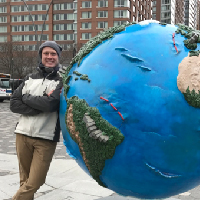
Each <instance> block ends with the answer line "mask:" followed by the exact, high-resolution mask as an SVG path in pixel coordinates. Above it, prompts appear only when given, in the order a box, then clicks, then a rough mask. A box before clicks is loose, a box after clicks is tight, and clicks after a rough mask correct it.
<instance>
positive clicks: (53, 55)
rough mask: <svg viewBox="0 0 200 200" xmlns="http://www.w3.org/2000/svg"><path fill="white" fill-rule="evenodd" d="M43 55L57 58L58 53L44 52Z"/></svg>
mask: <svg viewBox="0 0 200 200" xmlns="http://www.w3.org/2000/svg"><path fill="white" fill-rule="evenodd" d="M42 54H43V55H45V56H48V55H49V54H50V55H51V56H52V57H55V56H57V53H49V52H44V53H42Z"/></svg>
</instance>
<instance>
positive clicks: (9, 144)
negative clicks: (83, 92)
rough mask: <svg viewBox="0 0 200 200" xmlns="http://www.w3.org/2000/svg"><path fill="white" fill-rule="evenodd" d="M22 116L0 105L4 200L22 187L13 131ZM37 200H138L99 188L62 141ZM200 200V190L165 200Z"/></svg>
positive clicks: (1, 192) (0, 194)
mask: <svg viewBox="0 0 200 200" xmlns="http://www.w3.org/2000/svg"><path fill="white" fill-rule="evenodd" d="M18 118H19V115H18V114H14V113H12V112H11V111H10V110H9V101H4V102H3V103H0V200H4V199H8V198H11V196H12V195H14V193H15V191H16V190H17V189H18V187H19V173H18V163H17V157H16V151H15V135H14V134H13V131H14V129H15V125H16V123H17V121H18ZM35 199H37V200H95V199H96V200H138V199H137V198H131V197H122V196H119V195H117V194H116V193H114V192H113V191H111V190H108V189H105V188H102V187H101V186H99V185H98V184H97V183H96V182H95V181H94V180H93V179H92V178H91V177H90V176H89V175H88V174H86V173H85V172H84V171H83V170H82V169H81V168H80V167H79V166H78V165H77V163H76V162H75V161H74V160H73V159H72V158H70V157H69V156H68V155H67V154H66V150H65V146H64V145H63V142H62V139H61V141H60V143H58V145H57V149H56V152H55V155H54V158H53V161H52V164H51V167H50V170H49V173H48V175H47V179H46V183H45V184H44V185H43V186H42V187H41V188H40V190H39V191H38V192H37V193H36V195H35ZM178 199H180V200H199V199H200V186H198V187H196V188H195V189H193V190H191V191H188V192H185V193H183V194H179V195H177V196H173V197H170V198H168V199H165V200H178Z"/></svg>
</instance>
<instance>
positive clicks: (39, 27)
mask: <svg viewBox="0 0 200 200" xmlns="http://www.w3.org/2000/svg"><path fill="white" fill-rule="evenodd" d="M35 29H36V31H42V29H43V30H44V31H48V30H49V25H48V24H44V26H43V25H42V24H36V25H35V26H34V25H16V26H12V32H21V31H27V32H28V31H35Z"/></svg>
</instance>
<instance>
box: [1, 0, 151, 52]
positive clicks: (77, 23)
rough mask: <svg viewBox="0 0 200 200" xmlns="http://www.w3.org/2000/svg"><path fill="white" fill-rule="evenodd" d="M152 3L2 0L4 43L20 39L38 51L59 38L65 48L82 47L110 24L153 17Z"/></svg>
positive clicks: (130, 0) (147, 0) (132, 0)
mask: <svg viewBox="0 0 200 200" xmlns="http://www.w3.org/2000/svg"><path fill="white" fill-rule="evenodd" d="M151 3H152V0H90V1H85V0H37V1H36V0H26V1H25V0H0V42H4V41H17V42H20V43H22V44H23V46H24V47H26V48H27V49H28V50H37V49H38V46H39V44H40V43H41V41H44V40H55V41H57V42H58V43H59V44H61V45H62V46H63V48H64V50H67V49H70V48H72V47H74V46H75V45H76V46H77V47H80V46H82V45H83V44H84V43H86V42H87V41H88V40H89V39H90V38H91V37H94V36H95V35H96V34H98V33H99V32H100V31H102V30H103V29H106V28H108V27H113V26H116V25H118V24H123V23H127V22H132V21H142V20H145V19H151V17H152V15H151ZM49 5H50V6H49ZM44 21H45V23H44ZM41 35H42V38H41Z"/></svg>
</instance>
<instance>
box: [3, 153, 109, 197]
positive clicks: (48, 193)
mask: <svg viewBox="0 0 200 200" xmlns="http://www.w3.org/2000/svg"><path fill="white" fill-rule="evenodd" d="M0 176H1V178H0V199H1V200H3V199H8V198H11V197H12V196H13V195H14V194H15V192H16V191H17V189H18V188H19V173H18V162H17V157H16V155H8V154H2V153H1V154H0ZM112 194H113V192H112V191H111V190H108V189H105V188H103V187H101V186H99V185H98V184H97V183H96V182H95V181H94V180H93V179H92V178H90V176H89V175H87V174H86V173H85V172H84V171H83V170H82V169H81V168H80V167H79V166H78V164H77V163H76V161H74V160H72V159H70V160H62V159H53V161H52V163H51V167H50V170H49V172H48V175H47V179H46V183H45V184H44V185H43V186H42V187H41V188H40V189H39V190H38V192H37V193H36V195H35V199H37V200H47V199H48V200H64V199H66V200H72V199H76V200H79V199H80V200H94V199H99V198H101V197H107V196H110V195H112Z"/></svg>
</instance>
